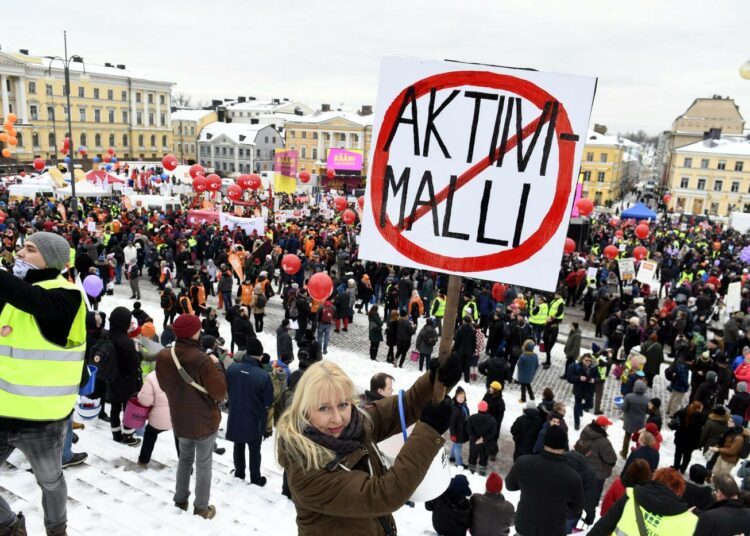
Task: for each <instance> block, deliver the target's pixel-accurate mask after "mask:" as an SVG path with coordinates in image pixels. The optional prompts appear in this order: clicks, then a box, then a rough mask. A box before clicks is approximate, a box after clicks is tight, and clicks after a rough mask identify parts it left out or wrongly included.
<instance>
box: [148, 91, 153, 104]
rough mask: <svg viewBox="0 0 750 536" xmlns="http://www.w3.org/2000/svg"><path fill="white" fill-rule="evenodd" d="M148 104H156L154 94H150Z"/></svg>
mask: <svg viewBox="0 0 750 536" xmlns="http://www.w3.org/2000/svg"><path fill="white" fill-rule="evenodd" d="M148 103H149V104H153V103H154V94H153V93H149V94H148Z"/></svg>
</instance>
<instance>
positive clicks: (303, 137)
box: [266, 130, 307, 143]
mask: <svg viewBox="0 0 750 536" xmlns="http://www.w3.org/2000/svg"><path fill="white" fill-rule="evenodd" d="M302 139H303V140H304V139H307V131H306V130H303V131H302ZM266 143H268V137H266Z"/></svg>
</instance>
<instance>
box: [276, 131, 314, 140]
mask: <svg viewBox="0 0 750 536" xmlns="http://www.w3.org/2000/svg"><path fill="white" fill-rule="evenodd" d="M313 139H314V140H317V139H318V133H317V132H313ZM274 143H276V140H274Z"/></svg>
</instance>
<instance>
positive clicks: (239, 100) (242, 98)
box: [237, 97, 245, 102]
mask: <svg viewBox="0 0 750 536" xmlns="http://www.w3.org/2000/svg"><path fill="white" fill-rule="evenodd" d="M237 102H245V97H237Z"/></svg>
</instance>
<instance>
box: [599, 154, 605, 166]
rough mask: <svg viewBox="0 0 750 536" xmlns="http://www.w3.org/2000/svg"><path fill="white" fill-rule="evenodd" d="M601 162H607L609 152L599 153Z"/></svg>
mask: <svg viewBox="0 0 750 536" xmlns="http://www.w3.org/2000/svg"><path fill="white" fill-rule="evenodd" d="M599 162H601V163H602V164H604V163H605V162H607V153H602V154H601V155H599Z"/></svg>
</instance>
